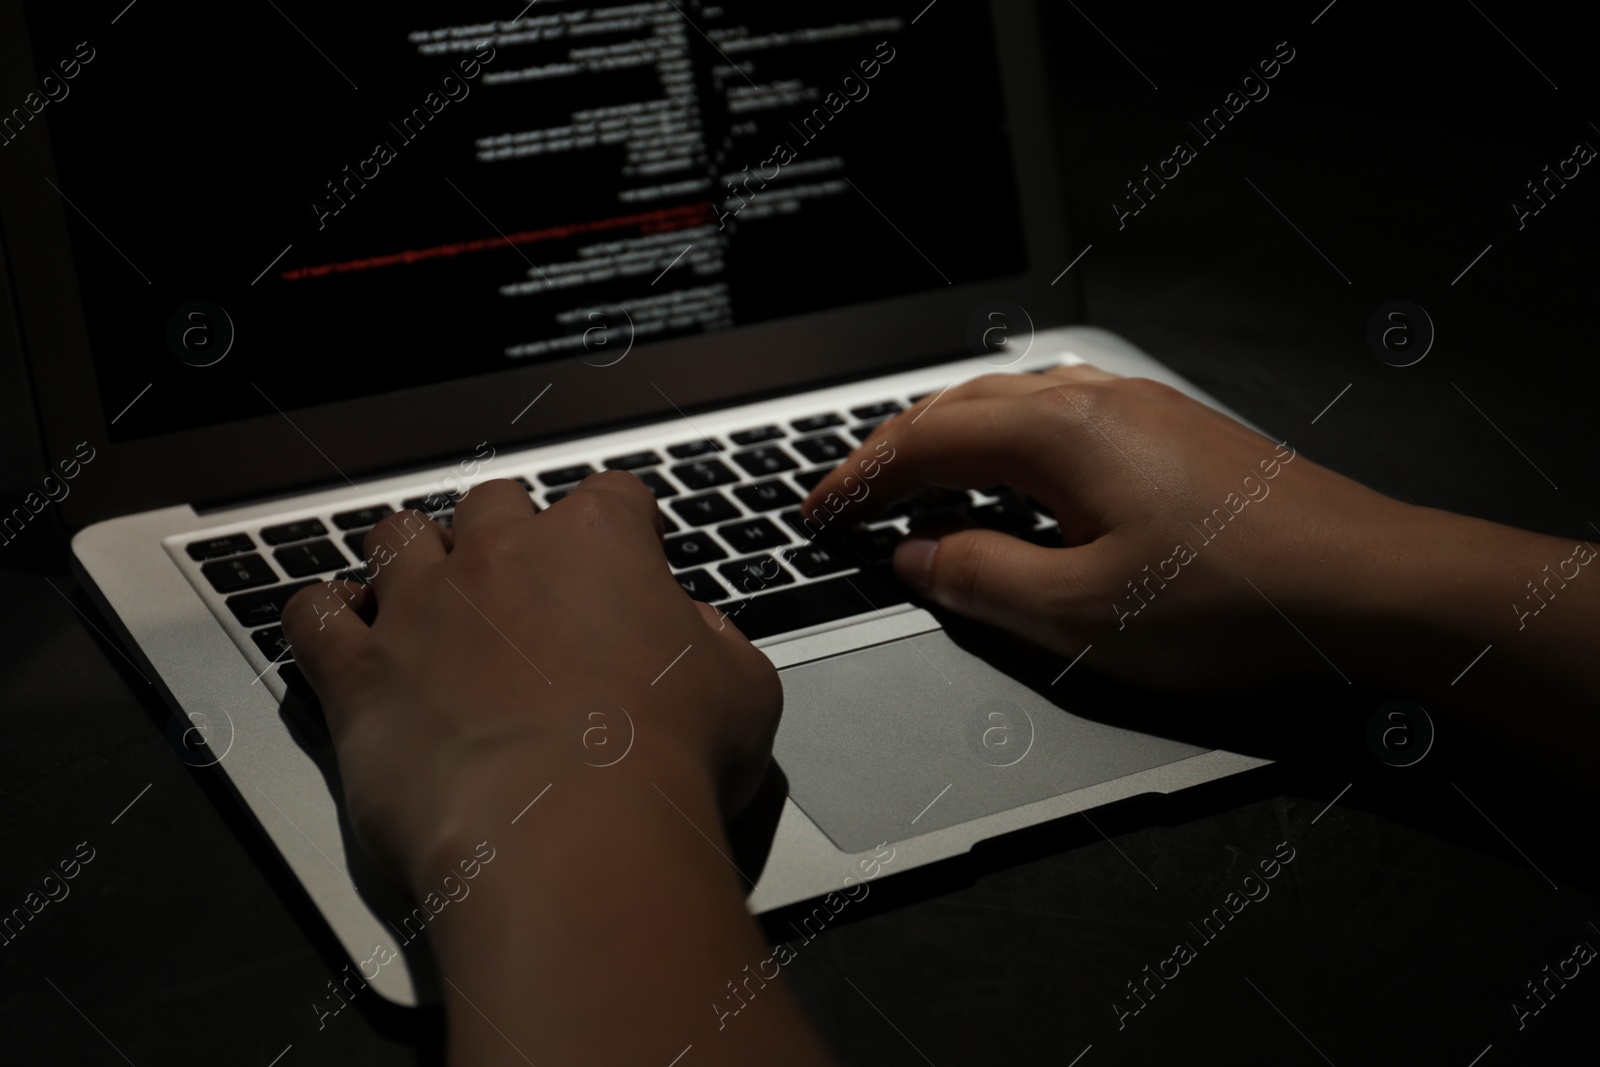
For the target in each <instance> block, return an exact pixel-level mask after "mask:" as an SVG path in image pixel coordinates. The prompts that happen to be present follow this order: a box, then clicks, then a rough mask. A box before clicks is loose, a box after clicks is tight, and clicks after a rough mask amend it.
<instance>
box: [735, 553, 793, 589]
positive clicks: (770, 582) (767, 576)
mask: <svg viewBox="0 0 1600 1067" xmlns="http://www.w3.org/2000/svg"><path fill="white" fill-rule="evenodd" d="M717 570H718V571H719V572H720V573H721V574H722V576H723V577H724V578H726V579H727V581H728V584H729V585H731V586H733V590H734V592H735V593H737V594H739V595H740V596H749V595H750V594H751V593H759V592H761V591H762V590H763V589H775V588H777V587H778V586H780V585H793V584H794V575H792V574H790V573H789V572H788V571H786V570H784V569H783V567H781V566H780V565H779V564H778V561H777V560H775V559H773V558H772V557H771V556H751V557H750V558H749V559H736V560H734V561H733V562H732V563H724V564H722V565H721V566H719V567H718V568H717Z"/></svg>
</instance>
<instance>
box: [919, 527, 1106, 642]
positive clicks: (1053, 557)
mask: <svg viewBox="0 0 1600 1067" xmlns="http://www.w3.org/2000/svg"><path fill="white" fill-rule="evenodd" d="M1080 551H1082V549H1063V548H1045V547H1042V546H1040V545H1035V544H1032V543H1030V542H1028V541H1023V540H1021V539H1019V538H1016V537H1012V536H1010V535H1009V534H1003V533H999V532H997V531H995V530H985V529H966V530H955V531H952V532H949V533H944V534H938V533H918V532H916V531H913V532H912V533H911V535H910V536H909V537H907V538H906V539H905V540H903V541H901V542H900V544H899V545H898V546H896V548H895V551H894V571H895V574H896V575H897V576H898V577H899V578H900V580H901V581H902V582H905V583H906V584H907V585H909V586H911V587H912V588H913V589H916V590H917V591H918V592H920V593H922V594H923V595H924V596H926V597H927V598H928V599H929V600H932V601H933V602H934V603H935V604H938V605H940V606H941V607H945V608H949V609H950V610H951V611H954V612H956V613H958V614H961V615H965V616H968V617H969V618H972V619H976V620H978V621H979V622H986V623H990V624H991V625H994V626H999V627H1001V628H1003V629H1006V630H1010V631H1011V632H1013V633H1016V634H1020V635H1021V636H1023V637H1027V638H1029V639H1030V640H1033V641H1036V642H1038V643H1039V644H1042V645H1046V646H1048V645H1050V644H1052V643H1053V641H1052V640H1051V638H1052V637H1053V636H1054V635H1056V634H1059V629H1058V626H1059V623H1061V622H1064V621H1066V620H1065V618H1064V617H1058V616H1064V613H1065V603H1066V598H1065V594H1066V591H1067V590H1068V589H1069V588H1070V586H1069V582H1068V580H1067V579H1068V577H1069V573H1068V570H1069V565H1068V561H1067V554H1068V553H1076V552H1080ZM1073 569H1075V568H1073Z"/></svg>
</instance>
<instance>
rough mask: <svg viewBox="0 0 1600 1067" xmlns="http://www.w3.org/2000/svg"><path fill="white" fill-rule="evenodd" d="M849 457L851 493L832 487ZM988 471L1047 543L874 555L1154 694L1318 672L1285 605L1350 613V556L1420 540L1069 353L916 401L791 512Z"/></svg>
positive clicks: (1241, 434) (1354, 565)
mask: <svg viewBox="0 0 1600 1067" xmlns="http://www.w3.org/2000/svg"><path fill="white" fill-rule="evenodd" d="M886 455H887V456H888V457H889V458H888V459H885V458H884V457H885V456H886ZM868 457H871V458H872V459H875V460H877V461H878V462H877V467H876V472H875V475H874V477H873V480H872V481H871V483H870V487H869V491H868V492H865V493H862V492H860V491H858V490H851V491H848V492H847V485H846V478H847V476H848V475H850V474H851V473H852V472H853V471H855V470H856V468H857V467H858V465H865V464H866V463H867V462H869V459H868ZM996 484H1004V485H1007V486H1010V487H1012V488H1014V489H1016V490H1018V491H1020V492H1022V493H1025V494H1027V495H1029V496H1031V497H1033V498H1035V499H1036V500H1038V501H1040V502H1041V503H1043V504H1045V505H1046V506H1047V507H1049V508H1050V509H1051V511H1052V512H1053V513H1054V514H1055V515H1056V517H1057V520H1058V521H1059V523H1060V525H1061V534H1062V538H1063V540H1064V542H1065V547H1060V548H1051V547H1044V546H1040V545H1037V544H1033V543H1030V542H1028V541H1025V540H1022V539H1020V538H1017V537H1013V536H1011V535H1009V534H1006V533H1002V532H999V531H995V530H987V529H971V528H968V529H953V528H951V525H950V524H948V523H946V524H943V525H936V526H932V527H929V528H928V529H926V530H923V531H919V530H918V529H917V528H913V531H912V534H911V536H909V537H908V538H907V539H906V540H905V541H903V542H902V543H901V544H900V545H899V547H898V548H897V549H896V551H895V555H894V568H895V571H896V573H897V574H898V575H899V576H900V578H901V580H902V581H905V582H906V583H907V584H909V585H911V586H912V587H914V588H916V589H918V590H919V591H921V592H923V594H924V595H925V596H926V597H927V598H928V599H929V600H931V601H933V602H934V603H935V604H938V605H940V606H943V607H945V608H948V609H950V610H952V611H955V612H958V613H960V614H963V615H967V616H970V617H972V618H974V619H977V620H979V621H982V622H987V623H991V624H993V625H996V626H999V627H1002V628H1004V629H1006V630H1009V631H1011V632H1013V633H1015V634H1018V635H1020V636H1022V637H1025V638H1028V639H1029V640H1031V641H1033V642H1035V643H1036V644H1038V645H1040V646H1042V647H1044V648H1046V649H1049V650H1051V651H1054V652H1056V653H1058V654H1060V655H1062V656H1066V657H1075V656H1076V655H1077V654H1078V653H1079V652H1081V651H1083V650H1084V648H1085V647H1086V646H1087V645H1089V644H1091V643H1092V644H1093V645H1094V646H1095V655H1094V657H1093V662H1092V664H1091V665H1092V666H1093V667H1095V668H1096V669H1098V670H1101V671H1102V672H1105V673H1108V674H1111V675H1113V676H1119V677H1122V678H1124V679H1127V680H1135V681H1139V682H1142V683H1144V684H1147V685H1151V686H1154V687H1157V688H1163V689H1167V690H1172V691H1193V690H1203V689H1209V688H1215V687H1218V686H1222V685H1230V686H1231V685H1237V684H1240V683H1250V682H1256V683H1265V682H1272V681H1282V680H1285V679H1287V678H1292V677H1295V676H1297V675H1301V674H1310V673H1311V672H1316V671H1320V672H1322V673H1323V674H1325V675H1330V676H1331V672H1329V671H1328V663H1327V662H1325V661H1324V660H1323V659H1322V658H1320V653H1319V652H1317V651H1316V649H1315V648H1314V647H1308V645H1307V643H1306V642H1305V641H1303V640H1302V639H1301V637H1297V636H1296V634H1295V631H1294V629H1293V628H1292V626H1291V625H1286V624H1285V619H1286V618H1287V619H1290V620H1294V621H1295V623H1297V624H1298V625H1300V626H1302V627H1306V626H1314V624H1315V623H1317V622H1318V621H1333V620H1334V619H1335V618H1337V619H1344V618H1348V617H1352V616H1355V615H1359V614H1360V611H1361V606H1360V605H1359V604H1356V603H1354V602H1352V600H1351V594H1352V592H1353V591H1354V590H1355V589H1356V588H1357V587H1358V586H1359V584H1360V578H1361V577H1362V573H1363V571H1362V567H1363V564H1364V563H1365V562H1366V561H1369V560H1371V559H1374V558H1376V557H1379V556H1383V555H1385V554H1393V553H1396V552H1399V551H1401V550H1403V549H1404V548H1405V547H1406V546H1408V545H1411V544H1414V543H1416V542H1417V541H1418V540H1419V539H1421V538H1423V537H1424V536H1425V532H1424V526H1425V525H1426V524H1425V523H1421V522H1420V521H1419V520H1418V515H1419V513H1421V512H1422V511H1424V510H1425V509H1418V508H1411V507H1408V506H1407V505H1404V504H1401V503H1399V502H1397V501H1394V500H1391V499H1389V498H1388V497H1385V496H1382V495H1380V494H1378V493H1376V492H1373V491H1372V490H1369V489H1367V488H1365V487H1363V486H1361V485H1359V484H1358V483H1356V482H1354V481H1351V480H1350V479H1348V478H1345V477H1343V476H1341V475H1338V474H1335V473H1334V472H1332V471H1329V470H1327V469H1325V468H1323V467H1319V466H1317V465H1316V464H1314V463H1312V462H1311V461H1310V460H1308V459H1305V458H1304V457H1300V456H1297V455H1296V453H1295V451H1294V449H1293V448H1292V447H1291V446H1289V445H1288V444H1286V443H1285V444H1282V445H1276V444H1274V443H1273V442H1271V441H1269V440H1267V439H1266V438H1264V437H1262V436H1260V435H1259V434H1257V433H1255V432H1254V431H1252V430H1249V429H1247V428H1246V427H1244V426H1242V425H1240V424H1239V423H1238V422H1236V421H1234V420H1233V419H1230V418H1228V417H1227V416H1225V415H1222V414H1220V413H1219V412H1217V411H1214V410H1213V409H1211V408H1209V407H1206V406H1205V405H1203V404H1200V403H1198V402H1196V401H1194V400H1191V399H1189V398H1188V397H1186V396H1184V395H1183V394H1182V393H1180V392H1178V391H1177V390H1175V389H1171V388H1169V387H1167V386H1165V385H1161V384H1159V383H1156V382H1153V381H1149V380H1147V379H1142V378H1122V377H1118V376H1116V375H1113V374H1109V373H1107V372H1105V371H1102V370H1099V369H1097V368H1094V367H1091V366H1087V365H1078V366H1071V367H1059V368H1055V369H1052V370H1050V371H1048V372H1046V373H1044V374H1036V375H1035V374H990V375H985V376H984V377H981V378H978V379H976V380H974V381H971V382H968V383H966V384H964V385H960V386H957V387H955V388H952V389H949V390H947V391H946V392H945V393H943V394H942V395H939V396H931V397H927V398H924V399H923V400H922V401H920V402H919V403H918V404H916V405H915V406H913V407H912V408H911V409H910V410H908V411H906V412H903V413H901V414H900V415H897V416H896V417H894V418H893V419H891V420H889V421H888V422H886V423H885V424H884V425H883V426H881V427H879V429H878V430H877V431H876V432H875V433H874V434H873V435H872V436H871V437H869V438H868V439H867V440H866V441H865V442H863V443H862V444H861V445H860V447H859V448H857V449H856V451H855V452H854V453H853V454H852V455H851V457H850V458H849V459H847V460H846V461H845V462H844V463H843V464H841V465H840V467H839V468H838V469H836V470H835V471H834V472H833V473H831V474H830V475H829V476H828V477H827V478H826V479H824V480H823V481H822V482H821V483H819V484H818V485H817V486H816V488H814V489H813V490H812V491H811V493H810V494H809V495H808V496H807V498H806V501H805V503H804V505H803V513H804V514H806V515H810V516H814V517H815V518H816V519H817V520H818V521H819V522H824V523H837V524H838V526H840V527H843V526H845V525H848V524H849V523H851V522H853V521H855V520H857V519H870V518H871V516H872V515H873V514H874V513H875V512H876V511H878V510H881V508H882V507H883V506H884V505H887V504H890V503H893V502H898V501H900V500H904V499H907V498H910V497H913V496H915V495H916V494H918V493H919V492H921V491H923V490H924V489H925V488H927V487H930V486H935V487H947V488H963V489H966V488H982V487H985V486H993V485H996ZM852 496H853V497H854V499H850V498H851V497H852Z"/></svg>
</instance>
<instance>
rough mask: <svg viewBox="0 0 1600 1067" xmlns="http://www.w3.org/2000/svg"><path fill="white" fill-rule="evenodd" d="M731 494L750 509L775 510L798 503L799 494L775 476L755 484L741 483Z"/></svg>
mask: <svg viewBox="0 0 1600 1067" xmlns="http://www.w3.org/2000/svg"><path fill="white" fill-rule="evenodd" d="M733 495H734V496H736V497H738V498H739V502H740V503H742V504H743V505H744V506H745V507H747V508H749V509H750V510H751V511H776V510H778V509H779V508H787V507H791V506H793V505H795V504H798V503H800V496H799V494H798V493H796V492H795V491H794V490H793V489H790V488H789V487H788V486H787V485H784V484H783V483H782V482H781V481H779V480H778V479H776V478H773V479H771V480H770V481H765V482H757V483H756V484H755V485H741V486H739V487H738V488H737V489H735V490H734V491H733Z"/></svg>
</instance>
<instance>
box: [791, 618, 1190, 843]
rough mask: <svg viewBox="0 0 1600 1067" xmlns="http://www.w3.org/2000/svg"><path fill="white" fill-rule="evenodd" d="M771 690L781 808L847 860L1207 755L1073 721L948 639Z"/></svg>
mask: <svg viewBox="0 0 1600 1067" xmlns="http://www.w3.org/2000/svg"><path fill="white" fill-rule="evenodd" d="M779 677H781V678H782V679H783V692H784V711H783V725H782V726H781V727H780V728H779V730H778V739H777V744H776V746H775V748H774V754H775V755H776V756H777V759H778V764H779V765H780V766H781V767H782V768H783V771H784V773H785V774H786V775H787V776H788V779H789V795H790V796H791V797H792V798H793V799H794V802H795V803H796V804H798V805H800V807H801V809H802V810H803V811H805V813H806V814H807V815H808V816H810V818H811V820H812V821H813V822H815V823H816V824H817V825H818V826H820V827H821V828H822V831H823V832H824V833H826V834H827V835H828V837H829V838H830V839H832V841H833V843H834V844H835V845H837V846H838V847H839V848H840V849H842V850H844V851H845V852H861V851H865V850H867V849H871V848H875V847H876V846H877V845H878V844H879V843H880V842H883V841H900V840H903V839H905V838H908V837H915V836H917V835H919V834H925V833H928V832H930V831H932V830H939V829H943V828H944V827H947V826H955V825H957V824H959V823H963V822H967V821H969V820H971V819H976V818H979V817H981V816H984V815H992V814H995V813H997V812H1002V811H1006V810H1009V809H1011V808H1014V807H1018V806H1019V805H1022V804H1028V803H1031V802H1033V801H1036V800H1042V799H1044V798H1045V797H1050V796H1055V795H1057V794H1059V793H1070V792H1072V791H1073V790H1075V789H1081V788H1083V787H1084V786H1090V785H1095V784H1097V783H1100V782H1105V781H1110V780H1111V779H1113V778H1121V777H1123V776H1124V775H1128V774H1133V773H1135V772H1137V771H1143V770H1148V769H1150V768H1152V767H1160V766H1163V765H1164V764H1167V763H1171V762H1173V761H1175V760H1180V759H1185V758H1187V757H1189V756H1194V755H1198V754H1200V753H1202V752H1205V751H1207V750H1206V749H1204V748H1196V747H1195V746H1193V745H1186V744H1182V743H1180V742H1177V741H1170V740H1167V739H1165V738H1159V737H1152V736H1150V735H1148V734H1141V733H1136V732H1134V731H1132V730H1125V729H1122V728H1121V727H1116V726H1107V725H1105V724H1103V723H1098V722H1092V721H1090V720H1088V719H1082V718H1079V717H1078V716H1076V715H1073V714H1071V713H1070V712H1067V711H1064V710H1062V709H1061V708H1059V707H1057V706H1056V705H1055V704H1052V703H1050V702H1049V701H1047V700H1045V699H1044V698H1043V697H1041V696H1039V695H1038V694H1037V693H1035V692H1033V691H1032V690H1031V689H1028V688H1027V687H1026V686H1024V685H1022V684H1021V683H1020V682H1017V681H1015V680H1013V679H1011V678H1009V677H1007V676H1006V675H1004V674H1002V673H1000V672H999V671H997V670H995V669H994V668H993V667H991V666H989V665H988V664H987V663H985V662H984V661H982V660H981V659H978V658H977V657H976V656H973V655H972V654H971V653H969V652H966V651H965V650H963V649H961V648H960V647H958V646H957V645H956V644H955V643H954V642H952V641H951V640H950V639H949V638H948V637H947V636H945V634H944V632H943V631H936V632H934V633H928V634H922V635H919V636H917V637H911V638H905V639H903V640H900V641H894V642H891V643H889V644H885V645H877V646H874V647H872V648H866V649H862V650H861V651H859V652H849V653H846V654H844V655H842V656H833V657H830V658H828V659H823V660H817V661H815V662H812V663H803V664H800V665H798V666H794V667H789V668H786V669H784V670H783V671H781V672H780V673H779Z"/></svg>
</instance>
